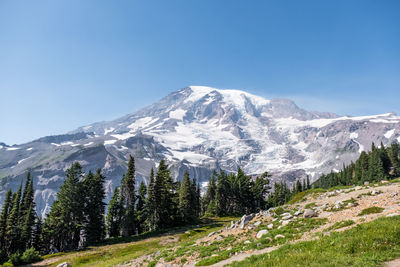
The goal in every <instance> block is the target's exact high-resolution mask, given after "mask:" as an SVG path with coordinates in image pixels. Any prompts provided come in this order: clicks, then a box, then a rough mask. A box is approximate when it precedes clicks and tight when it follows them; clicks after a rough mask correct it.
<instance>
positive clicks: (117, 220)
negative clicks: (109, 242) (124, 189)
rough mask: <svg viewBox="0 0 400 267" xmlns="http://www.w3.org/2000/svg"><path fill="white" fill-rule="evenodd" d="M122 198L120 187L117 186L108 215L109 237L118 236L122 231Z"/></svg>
mask: <svg viewBox="0 0 400 267" xmlns="http://www.w3.org/2000/svg"><path fill="white" fill-rule="evenodd" d="M120 198H121V196H120V190H119V187H116V188H115V189H114V194H113V196H112V198H111V201H110V203H109V205H108V212H107V217H106V227H107V234H108V236H109V237H117V236H119V235H120V232H121V217H122V205H121V199H120Z"/></svg>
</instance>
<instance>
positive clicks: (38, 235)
mask: <svg viewBox="0 0 400 267" xmlns="http://www.w3.org/2000/svg"><path fill="white" fill-rule="evenodd" d="M42 233H43V222H42V218H41V217H38V216H37V217H36V221H35V227H34V230H33V243H32V246H33V247H34V248H35V250H37V251H42V250H43V239H42Z"/></svg>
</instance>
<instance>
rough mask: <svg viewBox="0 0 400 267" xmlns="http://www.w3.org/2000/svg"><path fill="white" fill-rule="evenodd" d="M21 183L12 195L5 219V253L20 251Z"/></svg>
mask: <svg viewBox="0 0 400 267" xmlns="http://www.w3.org/2000/svg"><path fill="white" fill-rule="evenodd" d="M21 191H22V183H21V185H20V186H19V188H18V191H17V192H16V193H15V194H14V195H13V197H12V199H13V203H12V209H11V211H10V215H9V216H8V218H7V226H6V235H5V237H6V246H5V248H6V251H7V252H8V254H9V255H10V254H13V253H15V252H16V251H18V250H19V249H21V242H20V241H21V224H20V203H21Z"/></svg>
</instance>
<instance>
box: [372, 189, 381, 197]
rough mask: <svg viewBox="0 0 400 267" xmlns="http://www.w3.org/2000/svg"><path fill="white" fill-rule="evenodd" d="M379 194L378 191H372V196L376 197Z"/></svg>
mask: <svg viewBox="0 0 400 267" xmlns="http://www.w3.org/2000/svg"><path fill="white" fill-rule="evenodd" d="M378 194H379V192H378V191H376V190H372V191H371V195H373V196H376V195H378Z"/></svg>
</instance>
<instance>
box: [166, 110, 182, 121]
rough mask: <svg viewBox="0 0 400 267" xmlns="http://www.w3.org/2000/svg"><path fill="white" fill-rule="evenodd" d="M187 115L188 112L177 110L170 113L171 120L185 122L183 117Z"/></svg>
mask: <svg viewBox="0 0 400 267" xmlns="http://www.w3.org/2000/svg"><path fill="white" fill-rule="evenodd" d="M185 115H186V110H183V109H176V110H174V111H170V112H169V117H170V118H171V119H177V120H180V121H181V120H183V117H184V116H185Z"/></svg>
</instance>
